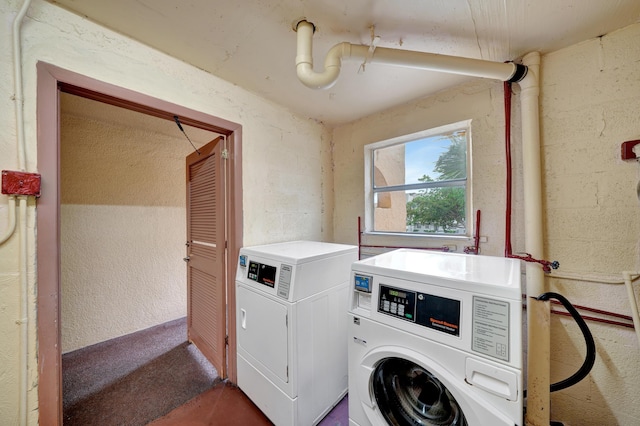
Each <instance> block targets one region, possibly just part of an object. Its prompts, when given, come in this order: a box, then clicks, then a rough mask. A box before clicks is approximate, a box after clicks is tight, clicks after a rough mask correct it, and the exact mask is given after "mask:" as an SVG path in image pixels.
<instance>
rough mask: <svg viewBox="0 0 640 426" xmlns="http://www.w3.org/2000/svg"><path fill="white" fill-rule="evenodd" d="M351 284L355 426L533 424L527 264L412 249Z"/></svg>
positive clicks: (365, 266)
mask: <svg viewBox="0 0 640 426" xmlns="http://www.w3.org/2000/svg"><path fill="white" fill-rule="evenodd" d="M351 279H352V291H351V296H350V302H349V329H348V338H349V424H350V425H351V426H365V425H375V426H378V425H400V426H403V425H469V426H488V425H491V426H500V425H504V426H506V425H509V426H513V425H522V424H523V413H522V410H523V396H522V386H523V379H522V296H521V294H522V293H521V278H520V261H519V260H516V259H507V258H499V257H490V256H474V255H465V254H456V253H439V252H427V251H424V250H410V249H402V250H396V251H394V252H389V253H386V254H382V255H379V256H376V257H372V258H369V259H365V260H362V261H358V262H355V263H354V264H353V266H352V278H351Z"/></svg>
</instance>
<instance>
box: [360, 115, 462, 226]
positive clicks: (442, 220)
mask: <svg viewBox="0 0 640 426" xmlns="http://www.w3.org/2000/svg"><path fill="white" fill-rule="evenodd" d="M470 124H471V123H470V121H464V122H460V123H455V124H451V125H448V126H443V127H439V128H437V129H431V130H428V131H424V132H419V133H415V134H412V135H407V136H403V137H399V138H395V139H391V140H386V141H381V142H377V143H374V144H370V145H367V146H366V147H365V173H366V178H365V182H366V183H365V186H366V188H365V189H366V194H365V202H366V219H365V226H366V230H367V231H368V232H380V233H395V234H398V233H401V234H412V235H458V236H468V235H469V232H468V228H467V217H468V216H469V211H470V190H469V188H468V175H469V164H470V162H469V157H470V154H469V151H470V150H469V147H470Z"/></svg>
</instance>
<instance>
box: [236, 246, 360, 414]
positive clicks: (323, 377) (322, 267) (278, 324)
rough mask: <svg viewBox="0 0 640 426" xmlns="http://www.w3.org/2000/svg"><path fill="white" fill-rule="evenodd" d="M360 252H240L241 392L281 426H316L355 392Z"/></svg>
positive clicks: (279, 248)
mask: <svg viewBox="0 0 640 426" xmlns="http://www.w3.org/2000/svg"><path fill="white" fill-rule="evenodd" d="M357 259H358V248H357V247H356V246H349V245H342V244H331V243H322V242H315V241H294V242H287V243H279V244H270V245H263V246H256V247H249V248H242V249H240V256H239V260H238V269H237V272H236V301H237V318H236V321H237V342H238V347H237V349H238V359H237V360H238V386H239V387H240V389H242V391H243V392H244V393H245V394H246V395H247V396H248V397H249V398H250V399H251V400H252V401H253V402H254V403H255V404H256V405H257V406H258V408H260V410H262V412H263V413H264V414H265V415H266V416H267V417H268V418H269V419H270V420H271V421H272V422H273V423H274V424H275V425H277V426H293V425H301V426H302V425H304V426H306V425H315V424H317V423H318V422H319V421H320V420H321V419H322V418H323V417H324V416H325V415H326V414H327V413H328V412H329V411H330V410H331V409H332V408H333V407H334V406H335V405H336V404H337V403H338V402H339V401H340V400H341V399H342V397H344V395H345V394H346V392H347V382H348V375H347V304H348V299H349V282H350V276H351V273H350V272H351V264H352V263H353V262H354V261H356V260H357Z"/></svg>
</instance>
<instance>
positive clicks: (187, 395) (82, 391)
mask: <svg viewBox="0 0 640 426" xmlns="http://www.w3.org/2000/svg"><path fill="white" fill-rule="evenodd" d="M186 338H187V328H186V319H185V318H182V319H178V320H175V321H171V322H169V323H166V324H161V325H159V326H156V327H152V328H150V329H147V330H142V331H139V332H136V333H133V334H130V335H127V336H122V337H119V338H117V339H113V340H109V341H107V342H102V343H98V344H96V345H92V346H89V347H86V348H82V349H79V350H77V351H73V352H69V353H67V354H64V355H63V356H62V368H63V406H64V424H65V425H69V426H73V425H83V426H89V425H100V426H111V425H114V426H115V425H118V426H137V425H146V424H147V423H149V422H151V421H153V420H155V419H157V418H160V417H162V416H164V415H166V414H167V413H169V412H170V411H171V410H173V409H174V408H176V407H178V406H180V405H182V404H184V403H185V402H187V401H189V400H190V399H192V398H194V397H195V396H197V395H199V394H201V393H202V392H204V391H206V390H207V389H210V388H212V387H213V386H214V384H215V383H216V381H217V372H216V371H215V369H214V368H213V366H211V364H209V362H208V361H207V360H206V359H205V358H204V356H203V355H202V354H201V353H200V351H198V349H197V348H196V347H195V346H194V345H192V344H189V343H188V342H187V341H186Z"/></svg>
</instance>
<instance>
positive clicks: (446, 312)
mask: <svg viewBox="0 0 640 426" xmlns="http://www.w3.org/2000/svg"><path fill="white" fill-rule="evenodd" d="M378 312H381V313H383V314H386V315H391V316H393V317H396V318H401V319H403V320H405V321H410V322H412V323H414V324H418V325H421V326H423V327H428V328H431V329H433V330H437V331H441V332H443V333H446V334H451V335H453V336H459V335H460V301H459V300H455V299H449V298H446V297H442V296H434V295H432V294H428V293H422V292H417V291H412V290H405V289H400V288H394V287H390V286H387V285H384V284H380V293H379V294H378Z"/></svg>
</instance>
